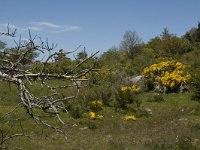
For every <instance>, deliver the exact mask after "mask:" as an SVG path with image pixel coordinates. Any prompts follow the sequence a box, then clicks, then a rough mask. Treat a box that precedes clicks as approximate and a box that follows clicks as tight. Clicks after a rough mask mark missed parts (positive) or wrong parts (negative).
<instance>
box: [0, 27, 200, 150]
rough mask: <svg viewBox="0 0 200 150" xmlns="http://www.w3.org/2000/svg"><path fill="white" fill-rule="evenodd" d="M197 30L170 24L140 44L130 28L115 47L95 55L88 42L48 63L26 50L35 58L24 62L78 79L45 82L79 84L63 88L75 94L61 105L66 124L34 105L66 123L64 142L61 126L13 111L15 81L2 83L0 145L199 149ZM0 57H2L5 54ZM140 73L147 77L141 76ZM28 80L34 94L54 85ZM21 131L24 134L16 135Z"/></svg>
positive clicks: (64, 93)
mask: <svg viewBox="0 0 200 150" xmlns="http://www.w3.org/2000/svg"><path fill="white" fill-rule="evenodd" d="M199 35H200V25H199V24H198V27H197V28H193V30H192V32H191V30H190V31H188V32H186V33H185V35H183V36H182V37H178V36H176V35H174V34H171V33H169V31H168V30H167V29H166V28H165V29H164V31H163V32H162V34H161V36H159V37H155V38H152V39H151V40H149V41H148V42H147V43H143V42H142V41H141V38H139V37H138V35H137V34H136V32H132V31H127V32H125V35H124V37H123V40H122V42H121V43H120V46H119V48H118V47H112V48H111V49H109V50H108V51H106V52H104V53H103V54H102V55H101V56H99V57H95V56H94V57H91V58H90V59H88V57H89V55H88V54H87V52H86V51H85V48H84V50H82V51H81V52H79V53H77V55H76V56H77V57H76V59H74V60H73V59H70V58H68V56H67V55H64V53H58V54H59V55H56V57H55V58H54V59H53V61H50V62H48V63H46V64H45V68H43V65H44V62H42V61H39V60H35V57H36V56H37V54H32V55H29V58H30V57H31V58H32V59H31V61H29V62H27V61H25V60H22V62H23V63H24V64H28V65H27V66H26V69H27V70H30V71H31V72H32V73H38V72H40V71H41V70H43V73H45V74H53V75H62V74H66V73H67V74H68V75H74V74H75V75H78V76H77V78H76V79H80V82H78V81H77V82H72V81H73V80H70V81H67V80H64V79H62V78H57V79H51V80H49V81H47V83H48V85H50V86H51V87H55V86H60V87H62V86H65V85H66V83H68V85H74V86H73V87H75V89H73V88H66V89H58V91H59V93H60V94H61V95H62V97H69V96H70V95H75V97H74V98H73V99H69V100H66V101H64V102H63V104H62V106H64V109H63V110H62V111H59V116H60V117H61V118H62V120H63V122H65V123H64V125H62V124H61V123H60V122H59V120H58V119H56V115H55V114H53V113H52V114H49V115H48V116H46V115H44V114H43V112H42V111H41V110H38V109H36V108H34V109H33V110H32V111H33V112H34V113H36V114H37V115H40V117H41V119H45V120H46V121H48V122H50V123H51V125H52V126H55V127H56V129H57V127H58V128H59V129H62V131H63V132H65V133H66V137H67V140H66V139H65V138H64V137H65V136H64V135H63V134H60V133H58V132H56V130H52V129H51V128H48V127H46V126H45V124H43V123H41V122H37V121H36V122H35V121H34V118H31V117H30V115H28V113H27V112H26V109H24V108H23V107H17V109H16V110H14V111H13V112H12V113H8V112H10V111H11V110H13V109H14V108H15V106H16V105H18V103H19V98H18V95H19V91H18V87H17V86H16V85H14V84H12V83H10V82H5V81H2V82H1V85H0V89H1V90H0V91H1V92H0V115H1V116H2V117H1V118H0V122H1V124H0V132H1V137H0V140H1V141H2V142H1V148H8V149H11V148H14V149H17V148H22V149H31V147H30V144H31V145H32V149H199V147H200V141H199V140H200V136H199V135H200V134H199V133H200V119H199V114H200V103H199V102H200V100H199V98H200V93H199V91H200V78H199V73H200V68H199V66H200V60H199V56H200V46H199V45H200V44H199V42H200V36H199ZM127 39H129V40H127ZM1 45H2V46H1V52H9V53H10V52H11V50H9V49H8V48H6V45H4V43H3V42H2V44H1ZM15 54H16V53H15ZM0 59H1V60H3V59H4V60H5V57H4V56H3V53H1V55H0ZM8 59H9V60H16V59H19V58H13V57H12V58H11V57H9V58H8ZM85 60H87V61H85ZM80 62H84V63H81V64H80ZM3 63H5V62H2V63H1V67H2V68H3V66H4V64H3ZM79 64H80V65H79ZM77 66H78V68H77V69H76V70H73V68H76V67H77ZM72 70H73V71H72ZM138 76H142V78H141V79H140V80H137V81H136V79H137V77H138ZM27 83H28V81H27ZM31 83H32V84H31V85H28V86H27V87H28V89H30V90H31V91H32V92H33V94H34V95H36V96H41V95H42V96H43V95H44V94H46V95H48V94H49V92H50V91H51V90H52V89H48V87H41V86H40V82H38V81H36V80H33V81H31ZM79 84H80V86H79ZM81 85H84V86H81ZM182 86H184V87H183V88H184V89H183V90H180V87H182ZM157 87H159V88H160V89H159V90H156V88H157ZM163 89H165V90H163ZM77 90H78V92H77ZM52 98H53V97H52ZM59 106H61V105H59ZM49 110H50V112H51V110H52V108H51V109H49ZM49 110H47V111H49ZM5 114H6V115H5ZM33 127H34V128H33ZM19 133H20V135H21V136H16V135H18V134H19ZM4 140H5V141H4ZM102 145H103V146H102Z"/></svg>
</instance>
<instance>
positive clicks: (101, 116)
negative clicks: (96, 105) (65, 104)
mask: <svg viewBox="0 0 200 150" xmlns="http://www.w3.org/2000/svg"><path fill="white" fill-rule="evenodd" d="M89 118H90V119H91V120H94V119H99V120H102V119H103V118H104V117H103V115H98V114H96V113H95V112H92V111H91V112H89Z"/></svg>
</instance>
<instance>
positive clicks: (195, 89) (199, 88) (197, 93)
mask: <svg viewBox="0 0 200 150" xmlns="http://www.w3.org/2000/svg"><path fill="white" fill-rule="evenodd" d="M192 100H197V101H198V102H200V76H199V75H197V76H194V77H193V86H192Z"/></svg>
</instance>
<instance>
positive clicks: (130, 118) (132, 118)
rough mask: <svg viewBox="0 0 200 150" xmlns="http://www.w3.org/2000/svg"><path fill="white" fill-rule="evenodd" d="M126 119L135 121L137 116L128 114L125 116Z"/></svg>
mask: <svg viewBox="0 0 200 150" xmlns="http://www.w3.org/2000/svg"><path fill="white" fill-rule="evenodd" d="M124 120H125V121H129V120H133V121H135V120H136V117H135V116H134V115H127V116H125V117H124Z"/></svg>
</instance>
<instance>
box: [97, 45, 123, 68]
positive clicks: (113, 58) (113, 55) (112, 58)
mask: <svg viewBox="0 0 200 150" xmlns="http://www.w3.org/2000/svg"><path fill="white" fill-rule="evenodd" d="M99 63H100V64H101V66H103V67H104V68H107V69H111V70H115V71H116V70H122V69H123V68H124V66H125V63H126V58H125V55H124V53H123V52H122V51H119V50H118V49H117V48H116V47H112V48H110V49H108V50H107V51H106V52H104V53H103V54H102V55H101V56H100V58H99Z"/></svg>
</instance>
